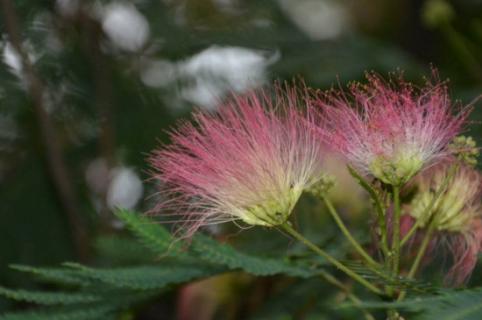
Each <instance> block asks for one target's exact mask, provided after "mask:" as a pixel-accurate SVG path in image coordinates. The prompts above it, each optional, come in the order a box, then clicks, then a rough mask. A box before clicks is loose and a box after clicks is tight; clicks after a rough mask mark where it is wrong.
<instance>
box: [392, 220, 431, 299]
mask: <svg viewBox="0 0 482 320" xmlns="http://www.w3.org/2000/svg"><path fill="white" fill-rule="evenodd" d="M433 230H434V224H433V223H430V226H429V228H428V230H427V233H425V236H424V238H423V240H422V244H421V245H420V248H419V249H418V253H417V256H416V257H415V260H414V261H413V264H412V267H411V268H410V271H409V272H408V275H407V278H408V279H413V278H414V277H415V274H416V273H417V271H418V268H419V267H420V263H421V262H422V258H423V256H424V255H425V252H426V251H427V247H428V245H429V243H430V239H431V237H432V233H433ZM406 294H407V292H406V291H402V292H401V293H400V295H399V296H398V299H397V301H402V300H403V298H405V295H406Z"/></svg>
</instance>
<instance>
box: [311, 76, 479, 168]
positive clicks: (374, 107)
mask: <svg viewBox="0 0 482 320" xmlns="http://www.w3.org/2000/svg"><path fill="white" fill-rule="evenodd" d="M366 77H367V80H368V83H367V84H366V85H364V84H360V83H353V84H352V85H351V86H350V87H349V91H348V92H345V91H343V90H331V91H328V92H324V93H320V94H317V95H315V97H314V99H313V101H312V104H313V105H314V106H315V108H316V109H317V110H318V111H319V114H320V116H321V120H322V121H321V124H320V128H319V129H318V132H319V133H320V134H321V136H322V138H323V140H324V141H326V142H327V144H328V145H330V146H332V147H333V148H334V149H335V151H337V152H338V153H340V154H341V155H343V156H344V157H345V158H346V159H347V161H348V162H350V163H351V164H352V165H353V166H354V167H355V168H356V169H358V170H359V171H361V172H362V173H364V174H366V175H370V174H372V172H371V169H370V165H371V164H372V161H373V160H374V159H377V158H383V159H387V160H388V161H390V160H393V161H394V162H396V161H395V158H396V157H397V156H399V155H400V154H403V153H405V154H406V153H410V154H411V155H415V156H416V157H418V158H419V160H420V161H421V162H423V164H424V167H426V166H427V165H430V164H433V163H436V162H438V161H439V160H440V159H443V158H444V157H445V156H447V154H448V150H447V148H446V146H447V145H448V143H450V141H451V140H452V139H453V138H454V137H455V136H456V135H458V134H459V133H460V131H461V129H462V126H463V124H464V123H465V121H466V119H467V116H468V114H469V112H470V109H471V108H470V107H464V108H460V107H457V106H454V105H453V104H452V103H451V101H450V98H449V96H448V93H447V87H446V85H445V84H444V83H436V84H431V83H427V85H426V86H425V87H423V88H416V87H414V86H413V85H411V84H410V83H407V82H405V81H404V80H403V78H402V76H401V75H400V77H399V78H398V79H396V80H391V81H390V82H386V81H384V80H383V79H382V78H381V77H380V76H378V75H376V74H373V73H367V75H366Z"/></svg>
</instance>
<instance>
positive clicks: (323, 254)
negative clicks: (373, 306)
mask: <svg viewBox="0 0 482 320" xmlns="http://www.w3.org/2000/svg"><path fill="white" fill-rule="evenodd" d="M281 228H282V229H283V230H284V231H286V232H287V233H288V234H289V235H291V236H292V237H293V238H295V239H296V240H298V241H300V242H301V243H303V244H304V245H305V246H307V247H308V248H309V249H311V250H312V251H313V252H315V253H316V254H318V255H319V256H321V257H323V258H324V259H326V260H328V261H329V262H330V263H331V264H333V265H334V266H335V267H337V268H338V269H340V270H341V271H343V272H344V273H345V274H347V275H348V276H349V277H351V278H352V279H353V280H355V281H357V282H359V283H360V284H362V285H363V286H364V287H365V288H367V289H368V290H370V291H372V292H373V293H375V294H378V295H382V294H383V292H382V291H381V290H380V289H378V288H377V287H375V286H374V285H373V284H371V283H370V282H369V281H367V280H365V279H364V278H363V277H361V276H360V275H359V274H357V273H355V272H354V271H353V270H351V269H350V268H348V267H347V266H345V265H344V264H343V263H341V262H340V261H338V260H337V259H336V258H334V257H333V256H331V255H330V254H329V253H327V252H326V251H324V250H323V249H321V248H319V247H318V246H316V245H315V244H314V243H312V242H311V241H310V240H308V239H307V238H305V237H304V236H303V235H302V234H300V233H299V232H298V231H296V230H295V229H293V227H292V226H291V225H290V223H289V222H286V223H284V224H282V225H281Z"/></svg>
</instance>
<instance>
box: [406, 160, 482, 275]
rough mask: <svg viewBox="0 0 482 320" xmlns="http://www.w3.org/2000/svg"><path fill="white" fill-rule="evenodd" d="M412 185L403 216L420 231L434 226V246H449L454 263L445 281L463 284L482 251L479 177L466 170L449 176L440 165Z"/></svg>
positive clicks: (481, 184)
mask: <svg viewBox="0 0 482 320" xmlns="http://www.w3.org/2000/svg"><path fill="white" fill-rule="evenodd" d="M451 176H452V177H451ZM446 179H449V180H446ZM447 181H448V183H447ZM414 184H415V185H416V187H417V192H416V194H415V196H414V197H413V199H412V201H411V203H410V204H409V205H408V206H407V207H405V210H404V211H405V214H406V215H407V216H409V217H411V218H412V220H413V222H414V223H417V224H418V226H419V227H420V228H421V229H422V230H427V228H428V227H429V224H431V225H432V226H433V229H434V230H435V237H434V238H435V239H436V242H437V243H439V244H445V245H448V248H449V249H450V252H451V253H452V257H453V259H452V260H453V262H454V263H453V266H452V268H451V269H450V271H449V274H448V279H449V280H450V281H451V282H454V283H456V284H459V283H462V282H463V281H464V280H465V279H467V277H468V276H469V275H470V273H471V272H472V269H473V268H474V266H475V263H476V261H477V254H478V253H479V251H481V248H482V247H481V245H482V207H481V195H482V175H481V174H480V172H478V171H477V170H475V169H473V168H471V167H469V166H463V167H461V168H460V169H459V170H458V171H457V172H456V173H455V174H452V172H451V168H450V165H449V164H442V165H438V166H437V167H434V168H433V169H431V170H429V171H427V172H426V173H424V174H422V175H420V176H418V177H417V178H416V179H415V181H414ZM444 187H445V189H444V192H443V193H442V194H441V196H440V197H438V198H437V193H438V192H439V190H440V188H444ZM430 208H432V210H429V209H430ZM422 232H424V231H422Z"/></svg>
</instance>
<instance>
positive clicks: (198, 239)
mask: <svg viewBox="0 0 482 320" xmlns="http://www.w3.org/2000/svg"><path fill="white" fill-rule="evenodd" d="M117 216H118V217H119V218H120V219H122V221H124V222H125V223H126V224H127V225H128V226H129V228H130V229H131V230H132V231H133V232H134V233H135V234H137V235H138V236H139V237H140V238H141V239H143V241H144V242H145V243H148V244H149V246H150V247H152V246H153V244H154V246H155V248H156V250H157V252H158V253H159V254H162V255H164V256H166V255H168V254H169V255H171V254H172V255H174V254H180V255H181V257H185V258H186V257H191V258H193V257H194V258H196V259H197V260H198V261H199V260H201V261H205V262H208V263H211V264H216V265H223V266H227V267H229V268H230V269H231V270H237V269H241V270H244V271H246V272H248V273H251V274H254V275H258V276H267V275H274V274H281V273H283V274H287V275H291V276H295V277H304V278H307V277H311V276H314V275H316V274H317V269H310V268H307V267H306V265H302V266H301V265H298V264H295V263H292V262H290V261H286V260H281V259H272V258H264V257H257V256H253V255H249V254H245V253H242V252H239V251H237V250H235V249H234V248H233V247H231V246H228V245H226V244H221V243H219V242H217V241H215V240H213V239H211V238H209V237H207V236H204V235H202V234H196V235H194V236H193V238H192V239H191V242H190V244H189V246H187V247H186V248H183V245H182V243H181V242H176V241H174V239H173V238H172V236H171V234H170V233H169V232H168V231H167V230H166V229H165V228H164V227H163V226H161V225H159V224H155V223H153V222H152V221H150V220H149V219H146V218H145V217H141V216H140V215H139V214H135V213H131V212H128V211H125V210H121V211H118V212H117Z"/></svg>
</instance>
